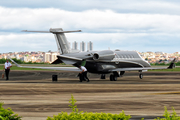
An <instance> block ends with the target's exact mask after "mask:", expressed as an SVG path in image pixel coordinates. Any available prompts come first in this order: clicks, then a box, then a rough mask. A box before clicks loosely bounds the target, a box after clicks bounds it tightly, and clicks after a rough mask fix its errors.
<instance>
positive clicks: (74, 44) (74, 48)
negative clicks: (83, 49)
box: [72, 41, 78, 50]
mask: <svg viewBox="0 0 180 120" xmlns="http://www.w3.org/2000/svg"><path fill="white" fill-rule="evenodd" d="M72 49H73V50H78V43H77V42H76V41H74V42H73V44H72Z"/></svg>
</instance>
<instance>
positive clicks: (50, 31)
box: [22, 29, 81, 34]
mask: <svg viewBox="0 0 180 120" xmlns="http://www.w3.org/2000/svg"><path fill="white" fill-rule="evenodd" d="M22 32H38V33H54V34H57V33H71V32H81V30H74V31H55V30H53V29H50V30H49V31H31V30H22Z"/></svg>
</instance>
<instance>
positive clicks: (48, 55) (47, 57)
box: [43, 52, 58, 63]
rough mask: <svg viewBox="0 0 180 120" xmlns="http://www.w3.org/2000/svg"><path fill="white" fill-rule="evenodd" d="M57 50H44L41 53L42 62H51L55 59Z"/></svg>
mask: <svg viewBox="0 0 180 120" xmlns="http://www.w3.org/2000/svg"><path fill="white" fill-rule="evenodd" d="M57 55H58V53H57V52H45V53H43V62H46V63H51V62H53V61H55V60H56V59H57Z"/></svg>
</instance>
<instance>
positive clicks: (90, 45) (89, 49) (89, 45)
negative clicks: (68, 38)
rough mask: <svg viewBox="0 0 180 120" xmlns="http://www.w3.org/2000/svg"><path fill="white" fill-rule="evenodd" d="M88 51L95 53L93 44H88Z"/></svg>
mask: <svg viewBox="0 0 180 120" xmlns="http://www.w3.org/2000/svg"><path fill="white" fill-rule="evenodd" d="M87 50H88V51H93V43H92V42H91V41H89V42H88V45H87Z"/></svg>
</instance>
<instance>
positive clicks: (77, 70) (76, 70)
mask: <svg viewBox="0 0 180 120" xmlns="http://www.w3.org/2000/svg"><path fill="white" fill-rule="evenodd" d="M9 59H10V60H11V61H12V62H13V63H14V64H15V65H16V66H17V67H21V68H39V69H48V70H63V71H73V72H80V71H81V70H80V69H79V68H77V67H37V66H20V65H19V64H17V63H16V62H15V61H14V60H12V59H11V58H9Z"/></svg>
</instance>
